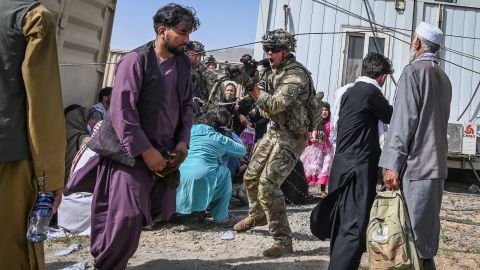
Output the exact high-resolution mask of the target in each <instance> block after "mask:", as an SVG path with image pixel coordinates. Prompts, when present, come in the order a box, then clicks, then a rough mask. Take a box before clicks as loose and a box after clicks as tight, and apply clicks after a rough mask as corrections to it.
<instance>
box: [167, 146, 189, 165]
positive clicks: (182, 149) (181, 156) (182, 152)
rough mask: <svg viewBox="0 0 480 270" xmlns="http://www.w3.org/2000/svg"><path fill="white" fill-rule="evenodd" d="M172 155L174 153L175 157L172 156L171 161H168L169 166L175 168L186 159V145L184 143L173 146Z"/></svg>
mask: <svg viewBox="0 0 480 270" xmlns="http://www.w3.org/2000/svg"><path fill="white" fill-rule="evenodd" d="M174 153H175V156H174V158H173V160H172V161H170V162H171V163H170V164H171V167H173V168H177V167H179V166H180V164H182V162H183V161H184V160H185V159H186V158H187V155H188V147H187V144H186V143H185V142H179V143H178V144H177V145H176V146H175V151H174Z"/></svg>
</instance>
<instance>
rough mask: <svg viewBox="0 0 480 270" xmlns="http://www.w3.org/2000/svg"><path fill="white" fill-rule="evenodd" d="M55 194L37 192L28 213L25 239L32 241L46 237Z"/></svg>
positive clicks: (40, 240) (35, 241)
mask: <svg viewBox="0 0 480 270" xmlns="http://www.w3.org/2000/svg"><path fill="white" fill-rule="evenodd" d="M54 199H55V195H54V194H53V193H52V192H45V193H43V192H41V193H39V194H38V198H37V202H36V203H35V207H34V208H33V210H32V213H31V214H30V218H29V222H28V230H27V240H28V241H30V242H34V243H39V242H43V241H44V240H46V239H47V232H48V225H49V224H50V219H51V218H52V208H53V201H54Z"/></svg>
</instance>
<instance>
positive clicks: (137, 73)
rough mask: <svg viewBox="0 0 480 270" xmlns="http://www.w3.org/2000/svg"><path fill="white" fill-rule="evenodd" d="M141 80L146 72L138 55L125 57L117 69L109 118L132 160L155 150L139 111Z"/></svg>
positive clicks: (130, 54)
mask: <svg viewBox="0 0 480 270" xmlns="http://www.w3.org/2000/svg"><path fill="white" fill-rule="evenodd" d="M142 80H143V69H142V65H141V63H140V59H139V57H138V55H137V54H136V53H129V54H127V55H125V56H124V57H123V58H122V60H121V61H120V63H119V64H118V66H117V72H116V74H115V82H114V84H113V90H112V97H111V100H110V107H109V114H110V118H111V120H112V125H113V129H115V133H116V134H117V137H118V138H119V140H120V143H121V144H122V145H123V146H124V148H125V150H127V152H128V153H129V154H130V155H131V156H132V157H136V156H138V155H140V154H141V153H142V152H143V151H145V150H147V149H148V148H150V147H152V145H151V144H150V141H149V140H148V138H147V136H146V135H145V133H144V132H143V130H142V129H141V127H140V118H139V116H138V111H137V101H138V96H139V94H140V88H141V86H142Z"/></svg>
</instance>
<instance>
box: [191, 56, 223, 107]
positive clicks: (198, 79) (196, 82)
mask: <svg viewBox="0 0 480 270" xmlns="http://www.w3.org/2000/svg"><path fill="white" fill-rule="evenodd" d="M217 77H218V76H217V73H215V71H213V70H211V69H209V68H208V67H207V66H206V65H205V64H203V63H201V64H200V65H198V67H197V68H196V69H195V70H193V71H192V90H193V96H194V97H198V98H200V99H202V100H204V101H207V99H208V96H209V95H210V91H211V90H212V88H213V85H214V84H215V80H216V79H217Z"/></svg>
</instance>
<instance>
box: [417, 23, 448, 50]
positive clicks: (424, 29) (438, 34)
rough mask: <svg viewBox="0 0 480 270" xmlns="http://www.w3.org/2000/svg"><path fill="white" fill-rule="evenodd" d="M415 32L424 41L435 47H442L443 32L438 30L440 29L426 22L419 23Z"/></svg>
mask: <svg viewBox="0 0 480 270" xmlns="http://www.w3.org/2000/svg"><path fill="white" fill-rule="evenodd" d="M415 32H416V33H417V34H418V35H419V36H421V37H423V38H424V39H426V40H428V41H430V42H432V43H435V44H437V45H442V40H443V32H442V30H440V28H438V27H436V26H433V25H431V24H429V23H426V22H421V23H420V24H419V25H418V26H417V29H415Z"/></svg>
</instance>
